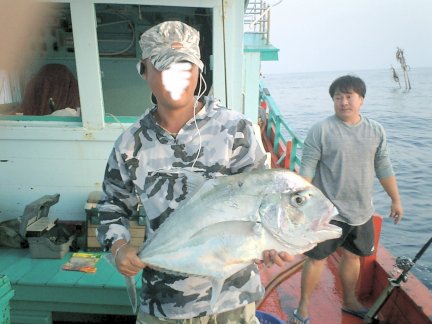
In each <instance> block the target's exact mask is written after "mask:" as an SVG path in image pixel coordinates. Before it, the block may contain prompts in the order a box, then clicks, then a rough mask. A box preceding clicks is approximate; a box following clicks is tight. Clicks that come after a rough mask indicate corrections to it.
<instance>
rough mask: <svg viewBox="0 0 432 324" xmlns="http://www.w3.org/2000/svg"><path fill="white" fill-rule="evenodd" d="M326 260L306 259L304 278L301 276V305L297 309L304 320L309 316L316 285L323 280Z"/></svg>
mask: <svg viewBox="0 0 432 324" xmlns="http://www.w3.org/2000/svg"><path fill="white" fill-rule="evenodd" d="M325 262H326V259H323V260H314V259H310V258H306V262H305V263H304V265H303V270H302V276H301V297H300V303H299V306H298V308H297V314H298V315H299V316H301V317H303V318H307V317H308V316H309V312H308V309H309V302H310V297H311V296H312V293H313V291H314V290H315V287H316V285H317V284H318V283H319V281H320V279H321V274H322V271H323V269H324V264H325ZM291 323H296V324H297V323H300V322H299V321H296V320H295V319H291Z"/></svg>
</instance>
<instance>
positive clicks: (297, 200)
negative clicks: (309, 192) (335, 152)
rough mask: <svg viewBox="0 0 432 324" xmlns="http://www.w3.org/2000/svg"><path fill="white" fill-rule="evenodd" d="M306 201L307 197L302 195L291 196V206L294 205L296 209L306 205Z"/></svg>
mask: <svg viewBox="0 0 432 324" xmlns="http://www.w3.org/2000/svg"><path fill="white" fill-rule="evenodd" d="M306 200H307V199H306V197H305V196H302V195H301V194H298V193H297V194H293V195H292V196H291V205H293V206H294V207H300V206H303V205H304V204H305V203H306Z"/></svg>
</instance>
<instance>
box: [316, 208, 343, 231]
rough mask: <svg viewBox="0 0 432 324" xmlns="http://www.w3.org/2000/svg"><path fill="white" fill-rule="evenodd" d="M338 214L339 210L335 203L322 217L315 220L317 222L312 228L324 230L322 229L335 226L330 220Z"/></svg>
mask: <svg viewBox="0 0 432 324" xmlns="http://www.w3.org/2000/svg"><path fill="white" fill-rule="evenodd" d="M338 214H339V211H338V209H337V208H336V207H335V206H334V205H331V206H329V208H328V209H327V212H326V213H325V214H324V216H323V217H321V218H320V219H317V220H316V221H315V224H313V225H312V230H314V231H322V230H329V229H331V228H333V227H334V226H335V225H332V224H330V221H331V220H332V219H333V218H334V216H336V215H338Z"/></svg>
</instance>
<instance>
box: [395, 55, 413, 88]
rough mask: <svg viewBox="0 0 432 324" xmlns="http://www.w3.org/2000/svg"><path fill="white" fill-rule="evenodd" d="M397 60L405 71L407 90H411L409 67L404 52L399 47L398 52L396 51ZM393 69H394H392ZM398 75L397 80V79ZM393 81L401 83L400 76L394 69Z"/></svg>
mask: <svg viewBox="0 0 432 324" xmlns="http://www.w3.org/2000/svg"><path fill="white" fill-rule="evenodd" d="M396 59H397V60H398V61H399V63H400V65H401V68H402V70H403V73H404V80H405V89H408V90H410V89H411V83H410V80H409V76H408V70H409V65H407V64H406V61H405V56H404V50H403V49H401V48H399V47H397V51H396ZM392 69H393V67H392ZM395 75H396V78H395ZM393 79H394V80H395V81H396V80H397V81H396V82H398V83H399V76H398V75H397V73H396V71H395V69H393ZM399 87H400V83H399Z"/></svg>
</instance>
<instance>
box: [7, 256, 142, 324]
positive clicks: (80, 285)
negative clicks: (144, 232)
mask: <svg viewBox="0 0 432 324" xmlns="http://www.w3.org/2000/svg"><path fill="white" fill-rule="evenodd" d="M70 255H71V254H70V253H67V254H66V255H65V256H64V257H63V258H62V259H32V258H31V256H30V252H29V250H28V249H24V250H20V249H8V248H0V274H4V275H6V276H7V277H8V278H9V280H10V283H11V286H12V289H13V290H14V291H15V295H14V297H13V298H12V299H11V301H10V308H11V323H12V324H15V323H28V324H38V323H47V324H49V323H52V322H53V317H55V316H53V315H55V314H56V313H71V316H72V314H73V313H81V314H104V315H106V314H116V315H133V314H132V308H131V306H130V302H129V297H128V295H127V291H126V286H125V281H124V278H123V276H122V275H120V274H119V273H118V272H117V270H116V269H114V267H113V266H111V265H110V264H109V263H108V262H107V261H106V260H105V259H104V258H101V260H100V261H99V262H98V263H97V271H96V273H84V272H79V271H66V270H63V269H62V266H63V264H65V263H66V262H67V261H68V259H69V258H70ZM139 278H140V276H138V275H137V277H136V279H137V290H139V289H140V288H141V280H139ZM63 315H64V314H63ZM66 316H67V315H66Z"/></svg>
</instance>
